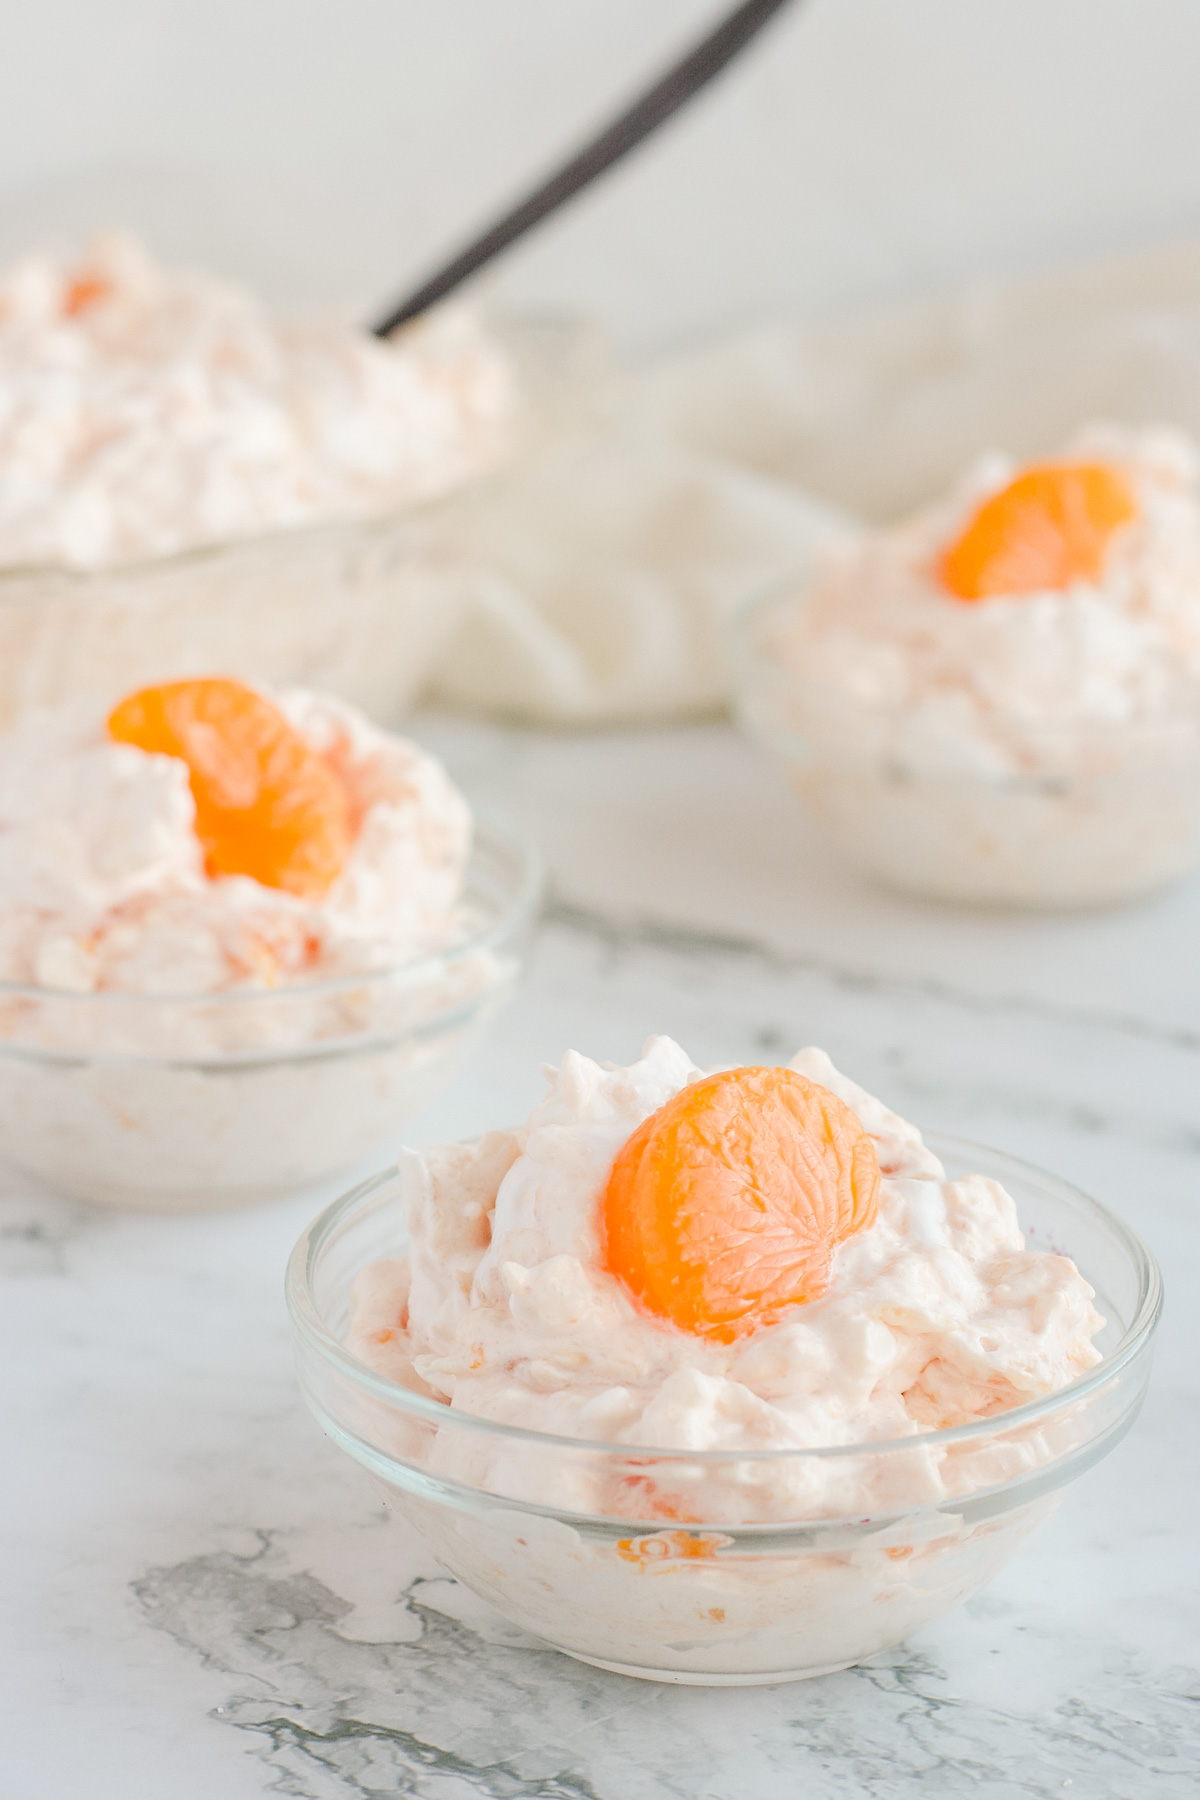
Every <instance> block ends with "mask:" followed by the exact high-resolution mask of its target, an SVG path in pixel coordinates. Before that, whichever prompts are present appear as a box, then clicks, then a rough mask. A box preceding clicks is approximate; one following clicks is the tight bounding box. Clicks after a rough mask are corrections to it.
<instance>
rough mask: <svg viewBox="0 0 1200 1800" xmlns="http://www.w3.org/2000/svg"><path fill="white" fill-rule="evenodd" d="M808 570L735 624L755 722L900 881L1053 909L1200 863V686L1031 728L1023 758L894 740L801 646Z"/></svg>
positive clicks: (743, 698) (1097, 901)
mask: <svg viewBox="0 0 1200 1800" xmlns="http://www.w3.org/2000/svg"><path fill="white" fill-rule="evenodd" d="M803 605H804V594H803V590H802V588H801V586H800V585H799V584H796V585H793V586H792V587H790V588H787V589H782V590H776V591H774V592H772V593H770V594H767V595H766V596H764V597H763V598H762V599H760V600H758V601H756V602H754V603H753V604H752V605H751V606H749V607H747V608H746V609H745V610H744V611H743V612H742V613H741V614H740V615H739V616H738V618H737V619H736V621H735V623H734V626H733V640H732V659H733V669H734V691H735V707H736V711H737V716H738V719H739V722H740V723H741V725H742V726H743V728H744V729H745V730H746V731H747V732H748V733H749V734H750V736H752V737H754V738H757V739H758V740H759V741H760V742H761V743H763V744H765V745H766V747H767V748H768V749H769V750H771V751H772V752H773V753H774V754H775V755H776V756H777V757H778V759H779V760H780V762H781V763H782V764H783V767H784V769H785V770H786V772H787V774H788V776H789V777H790V779H791V781H792V783H793V785H794V786H795V787H796V789H797V790H798V791H799V793H800V794H801V796H802V798H803V799H804V800H805V802H806V803H807V805H808V808H809V810H810V811H811V812H812V814H813V815H814V817H815V818H816V819H818V820H819V821H820V823H821V825H822V826H823V827H824V828H825V830H826V831H827V832H828V834H829V836H830V837H831V838H832V839H833V840H834V842H835V843H836V844H837V845H838V847H839V849H840V850H841V851H842V852H843V853H844V854H845V855H846V857H847V858H848V859H849V860H850V861H851V862H853V863H855V864H856V865H857V866H858V867H859V868H861V869H863V870H864V871H865V872H866V873H867V874H868V875H870V876H873V877H874V878H875V879H877V880H879V881H881V882H883V883H884V884H885V885H887V886H889V887H894V888H899V889H901V890H902V891H904V892H906V893H912V894H919V895H921V896H923V897H926V898H931V899H936V900H949V901H953V902H959V903H966V904H970V905H1001V906H1015V907H1039V908H1047V909H1055V908H1072V907H1088V906H1105V905H1111V904H1114V903H1117V902H1119V901H1122V900H1131V899H1136V898H1138V897H1140V896H1142V895H1144V894H1148V893H1152V892H1153V891H1154V890H1155V889H1157V888H1160V887H1163V886H1165V885H1166V884H1167V883H1169V882H1171V881H1175V880H1177V879H1178V878H1179V877H1181V876H1182V875H1185V874H1186V873H1187V872H1188V871H1189V870H1190V869H1192V868H1194V867H1195V865H1196V864H1197V862H1200V695H1197V694H1196V693H1195V692H1194V691H1184V692H1181V693H1180V695H1179V697H1178V701H1177V703H1176V705H1175V706H1174V707H1173V708H1172V709H1171V710H1170V711H1169V712H1168V713H1166V714H1165V715H1164V716H1162V717H1161V718H1157V719H1155V720H1153V721H1145V722H1142V723H1130V722H1121V721H1118V722H1114V723H1113V724H1111V725H1109V726H1098V725H1091V726H1088V727H1087V728H1084V727H1080V726H1077V725H1064V726H1063V728H1062V729H1061V730H1060V731H1057V732H1056V731H1052V730H1050V729H1048V728H1045V727H1043V728H1041V729H1039V730H1037V731H1034V730H1026V731H1023V732H1022V744H1023V748H1024V753H1025V761H1026V764H1027V766H1026V767H1025V768H1023V769H1022V771H1021V772H1019V773H1015V772H1012V771H1011V770H1003V769H997V770H987V769H983V768H976V769H971V768H963V769H961V770H954V771H953V772H949V771H947V772H943V771H941V770H939V769H933V768H930V767H929V766H928V765H927V764H921V763H917V762H913V761H909V760H907V759H906V758H905V757H903V756H901V755H897V754H892V753H888V754H883V753H881V752H879V751H877V750H875V749H874V748H873V744H872V740H873V739H874V740H875V741H878V738H879V736H880V735H881V733H880V731H879V726H880V725H881V724H883V723H885V722H887V714H886V712H885V711H884V709H883V708H882V706H877V705H874V704H873V705H872V706H870V707H867V706H865V705H864V707H863V708H862V709H855V708H852V707H851V706H850V705H849V704H848V703H847V700H846V697H845V695H844V694H842V693H838V692H829V691H827V690H825V689H823V688H822V686H821V684H820V683H818V682H814V681H806V680H805V678H804V673H803V670H802V669H801V668H800V667H798V666H797V663H796V661H795V660H794V653H793V657H789V654H788V641H789V637H790V635H791V633H792V632H793V631H794V629H795V626H796V623H797V621H798V619H799V617H800V614H801V610H802V608H803Z"/></svg>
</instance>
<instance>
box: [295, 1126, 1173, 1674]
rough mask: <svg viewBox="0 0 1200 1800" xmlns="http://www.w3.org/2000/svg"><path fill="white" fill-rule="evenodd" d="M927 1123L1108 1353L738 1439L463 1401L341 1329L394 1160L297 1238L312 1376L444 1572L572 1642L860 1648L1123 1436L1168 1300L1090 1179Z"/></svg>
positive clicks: (561, 1641)
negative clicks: (348, 1345)
mask: <svg viewBox="0 0 1200 1800" xmlns="http://www.w3.org/2000/svg"><path fill="white" fill-rule="evenodd" d="M929 1142H930V1144H931V1146H932V1148H933V1149H934V1150H935V1151H936V1153H937V1154H938V1155H939V1156H941V1157H942V1159H943V1161H944V1162H945V1164H946V1168H947V1172H948V1175H949V1176H950V1178H952V1179H953V1178H955V1177H956V1176H960V1175H964V1174H967V1173H975V1172H977V1173H982V1174H984V1175H990V1176H993V1177H995V1178H996V1179H997V1180H1000V1181H1002V1182H1003V1183H1004V1185H1005V1186H1006V1187H1007V1188H1008V1190H1009V1192H1010V1193H1011V1194H1012V1195H1013V1197H1014V1199H1015V1200H1016V1202H1017V1206H1018V1209H1019V1212H1020V1215H1021V1221H1022V1226H1023V1229H1024V1230H1025V1232H1026V1236H1027V1239H1028V1241H1029V1243H1030V1244H1031V1246H1033V1247H1035V1248H1038V1249H1048V1250H1055V1251H1058V1252H1060V1253H1066V1254H1069V1255H1071V1256H1072V1257H1074V1259H1075V1261H1076V1263H1077V1264H1078V1265H1079V1267H1080V1268H1081V1269H1082V1271H1083V1273H1084V1274H1085V1275H1086V1277H1087V1279H1088V1280H1089V1281H1090V1282H1091V1283H1092V1285H1093V1286H1094V1288H1095V1289H1096V1294H1097V1305H1098V1307H1099V1309H1100V1311H1101V1312H1102V1314H1103V1315H1104V1317H1105V1319H1106V1321H1107V1323H1106V1325H1105V1329H1104V1331H1103V1333H1102V1334H1101V1336H1100V1338H1099V1339H1098V1340H1097V1342H1098V1346H1099V1348H1100V1349H1101V1351H1102V1352H1103V1361H1102V1362H1101V1363H1100V1364H1099V1365H1098V1366H1097V1367H1096V1368H1095V1369H1093V1370H1092V1371H1090V1372H1089V1373H1088V1374H1087V1375H1085V1376H1083V1377H1081V1378H1080V1379H1079V1380H1077V1381H1074V1382H1072V1383H1071V1385H1070V1386H1069V1387H1067V1388H1064V1389H1063V1390H1062V1391H1061V1392H1060V1393H1057V1394H1054V1395H1051V1396H1049V1397H1048V1398H1045V1399H1041V1400H1036V1401H1032V1402H1030V1403H1029V1404H1027V1405H1024V1406H1020V1407H1016V1408H1014V1409H1013V1410H1011V1411H1009V1412H1006V1413H1001V1414H997V1415H995V1416H993V1417H991V1418H987V1419H982V1420H979V1421H977V1422H976V1423H974V1424H970V1425H962V1426H957V1427H954V1428H952V1429H948V1430H942V1431H930V1432H924V1433H922V1434H920V1435H918V1436H915V1437H908V1438H900V1439H895V1440H891V1441H887V1442H878V1443H865V1444H859V1445H851V1446H839V1447H837V1448H833V1449H823V1450H785V1451H780V1450H766V1451H758V1452H747V1451H737V1452H733V1453H730V1452H726V1451H705V1452H697V1451H691V1450H681V1449H678V1448H674V1449H673V1448H670V1447H667V1448H664V1449H662V1450H653V1449H646V1448H645V1447H643V1446H638V1447H636V1448H635V1447H632V1446H622V1445H620V1444H611V1443H595V1442H584V1441H580V1440H576V1439H574V1438H564V1437H555V1436H551V1435H549V1434H546V1433H540V1432H535V1431H526V1430H521V1429H518V1428H516V1427H513V1426H506V1425H501V1424H495V1423H493V1422H491V1421H489V1420H485V1419H481V1418H477V1417H474V1416H472V1415H470V1414H467V1413H460V1412H455V1411H454V1410H453V1409H452V1408H450V1407H447V1406H445V1405H443V1404H441V1403H439V1402H438V1401H436V1400H433V1399H427V1398H424V1397H422V1396H421V1395H419V1394H416V1393H414V1392H411V1391H410V1390H408V1389H407V1388H403V1387H400V1386H398V1385H396V1384H395V1383H394V1382H391V1381H389V1380H387V1379H385V1378H384V1377H383V1376H381V1375H378V1374H376V1373H375V1372H374V1371H373V1370H371V1369H369V1368H368V1367H367V1366H366V1365H365V1364H363V1363H361V1362H359V1361H358V1360H357V1358H355V1357H354V1356H352V1355H351V1354H350V1353H349V1352H348V1351H347V1350H346V1349H345V1348H344V1347H343V1343H344V1339H345V1336H346V1333H347V1330H348V1327H349V1322H350V1289H351V1284H352V1282H353V1279H354V1277H355V1275H356V1274H357V1273H358V1271H359V1269H361V1268H362V1267H363V1265H364V1264H366V1263H368V1262H371V1261H374V1260H375V1259H377V1258H382V1257H389V1256H394V1255H395V1254H396V1253H397V1251H399V1250H401V1249H403V1247H404V1245H405V1242H406V1236H407V1234H406V1230H405V1223H404V1216H403V1210H402V1205H401V1200H400V1184H399V1178H398V1177H397V1176H396V1175H394V1174H392V1173H386V1174H383V1175H378V1176H376V1177H375V1178H374V1179H373V1180H370V1181H367V1182H365V1183H364V1184H363V1185H362V1186H361V1187H358V1188H356V1189H355V1190H354V1191H353V1192H352V1193H350V1194H347V1195H346V1196H345V1197H344V1198H343V1199H341V1200H339V1201H337V1202H336V1203H335V1204H334V1205H332V1206H330V1207H329V1208H327V1210H326V1211H324V1212H323V1213H322V1214H321V1215H320V1217H319V1218H318V1219H316V1220H315V1221H314V1223H313V1224H312V1226H311V1227H310V1228H309V1230H308V1231H306V1232H305V1234H304V1236H303V1237H302V1238H301V1239H300V1241H299V1243H298V1244H297V1245H296V1248H295V1250H294V1251H293V1253H292V1257H291V1260H290V1262H289V1265H288V1271H287V1282H286V1287H287V1300H288V1306H289V1309H290V1312H291V1318H292V1327H293V1337H294V1343H295V1351H296V1362H297V1370H298V1374H299V1379H300V1385H301V1389H302V1391H303V1393H304V1397H305V1399H306V1400H307V1402H308V1404H309V1406H310V1407H311V1408H312V1411H313V1413H314V1414H315V1415H316V1418H317V1420H318V1422H319V1423H320V1424H321V1426H322V1427H323V1429H324V1430H325V1431H326V1432H327V1433H328V1434H329V1436H330V1437H331V1438H332V1439H333V1441H334V1442H335V1443H336V1444H338V1445H339V1446H340V1447H341V1448H342V1449H343V1450H344V1451H346V1452H347V1454H348V1455H349V1456H351V1457H353V1458H354V1460H355V1461H356V1462H358V1463H361V1464H362V1465H363V1467H364V1468H366V1469H367V1470H368V1471H369V1473H370V1474H371V1476H372V1477H373V1479H374V1481H375V1483H376V1484H377V1486H378V1487H379V1489H380V1490H381V1492H382V1493H383V1495H384V1497H385V1499H386V1500H387V1502H388V1504H389V1505H390V1506H392V1507H394V1508H395V1510H396V1511H397V1512H399V1513H400V1514H401V1515H402V1516H403V1517H404V1518H405V1519H407V1520H408V1521H409V1523H410V1524H411V1525H413V1526H414V1527H415V1529H416V1530H417V1531H418V1533H419V1534H420V1535H421V1537H422V1538H423V1539H424V1541H425V1543H426V1544H427V1546H428V1547H429V1549H430V1550H431V1551H432V1552H433V1554H434V1555H435V1556H436V1557H437V1558H438V1560H439V1561H440V1562H441V1563H442V1564H443V1565H444V1566H445V1567H446V1568H447V1569H448V1570H449V1571H450V1573H451V1574H452V1575H454V1576H456V1577H457V1578H458V1579H459V1580H461V1581H462V1582H464V1583H465V1584H466V1586H467V1587H469V1588H472V1589H473V1590H474V1591H475V1592H476V1593H477V1594H480V1595H482V1596H483V1598H484V1599H485V1600H488V1601H490V1602H491V1603H492V1604H493V1605H494V1606H495V1607H497V1608H498V1609H499V1611H500V1612H502V1613H503V1614H504V1615H505V1616H506V1617H507V1618H508V1619H510V1620H512V1621H513V1622H514V1623H516V1624H517V1625H519V1626H521V1627H523V1628H524V1629H525V1630H526V1631H529V1632H532V1633H533V1634H534V1635H535V1636H537V1637H538V1638H540V1639H542V1640H544V1641H545V1642H546V1643H548V1644H551V1645H553V1646H554V1647H555V1648H557V1649H559V1650H563V1651H565V1652H566V1653H567V1654H568V1655H569V1656H574V1657H578V1658H579V1659H580V1660H582V1661H584V1662H590V1663H595V1664H597V1665H598V1666H599V1667H601V1668H606V1669H613V1670H616V1671H618V1672H619V1673H622V1674H626V1675H637V1676H643V1677H646V1678H648V1679H650V1680H656V1681H674V1682H694V1683H702V1684H703V1683H707V1684H713V1685H722V1686H724V1685H743V1684H752V1683H758V1682H771V1681H791V1680H799V1679H802V1678H804V1677H806V1676H810V1675H820V1674H825V1673H828V1672H829V1671H831V1670H834V1669H840V1668H846V1667H848V1666H849V1665H850V1664H852V1663H856V1662H861V1661H863V1660H864V1659H865V1658H869V1657H871V1656H873V1655H874V1654H876V1653H877V1652H879V1651H881V1650H885V1649H887V1648H888V1647H889V1646H891V1645H894V1644H896V1643H899V1642H901V1641H902V1640H903V1639H904V1638H905V1637H907V1636H908V1635H909V1634H910V1633H911V1632H913V1631H916V1630H919V1629H920V1628H921V1627H922V1626H924V1625H926V1624H928V1623H929V1621H930V1620H931V1619H935V1618H937V1617H938V1615H939V1614H940V1613H943V1612H945V1611H946V1610H947V1609H948V1608H950V1607H952V1606H956V1605H957V1604H958V1603H959V1602H960V1601H962V1600H965V1599H966V1598H967V1597H968V1596H969V1595H971V1594H973V1593H974V1592H975V1591H976V1590H977V1589H978V1588H980V1587H982V1586H983V1585H984V1583H985V1582H987V1581H989V1580H990V1579H991V1577H992V1576H993V1575H994V1574H995V1573H996V1571H997V1570H998V1569H999V1568H1001V1567H1002V1566H1003V1564H1004V1563H1006V1562H1007V1561H1008V1559H1009V1557H1010V1556H1011V1555H1012V1554H1013V1552H1014V1550H1015V1549H1016V1548H1017V1547H1018V1545H1019V1544H1020V1543H1021V1542H1022V1541H1023V1540H1024V1539H1025V1538H1026V1537H1027V1536H1028V1535H1029V1534H1030V1532H1032V1531H1033V1530H1034V1529H1035V1528H1036V1526H1037V1525H1039V1524H1040V1523H1041V1521H1042V1520H1043V1519H1044V1518H1045V1517H1046V1516H1047V1514H1048V1513H1049V1512H1050V1511H1051V1510H1052V1509H1053V1508H1054V1507H1055V1506H1056V1505H1057V1503H1058V1501H1059V1498H1060V1497H1061V1494H1062V1490H1063V1489H1064V1488H1065V1487H1066V1485H1067V1484H1068V1483H1069V1482H1071V1481H1073V1480H1074V1479H1075V1478H1076V1476H1078V1475H1080V1474H1082V1473H1083V1472H1084V1470H1085V1469H1088V1468H1090V1467H1091V1466H1092V1464H1093V1463H1095V1462H1097V1461H1099V1459H1100V1458H1101V1457H1102V1456H1104V1455H1106V1454H1107V1452H1108V1451H1109V1450H1111V1449H1112V1447H1113V1445H1114V1444H1116V1443H1117V1442H1119V1440H1120V1439H1121V1437H1123V1435H1124V1434H1125V1432H1126V1431H1127V1430H1128V1429H1129V1427H1130V1425H1131V1424H1132V1422H1133V1420H1134V1418H1135V1417H1136V1415H1137V1412H1138V1409H1139V1407H1140V1405H1141V1402H1142V1397H1143V1394H1144V1392H1145V1388H1146V1383H1147V1379H1148V1376H1149V1372H1150V1356H1151V1341H1152V1338H1153V1334H1154V1329H1155V1326H1156V1324H1157V1321H1158V1314H1159V1308H1160V1304H1161V1285H1160V1280H1159V1274H1158V1270H1157V1268H1156V1266H1155V1264H1154V1261H1153V1259H1152V1257H1151V1256H1150V1254H1149V1252H1148V1251H1147V1250H1146V1249H1145V1247H1144V1246H1143V1245H1142V1244H1141V1243H1140V1241H1139V1240H1138V1238H1137V1237H1136V1236H1135V1235H1134V1233H1133V1232H1132V1231H1131V1230H1130V1229H1129V1227H1128V1226H1127V1225H1125V1224H1124V1223H1123V1222H1122V1221H1121V1220H1120V1219H1118V1218H1116V1217H1115V1216H1114V1215H1113V1214H1112V1213H1110V1212H1108V1211H1107V1210H1106V1209H1105V1208H1104V1207H1102V1206H1100V1205H1099V1204H1098V1203H1097V1202H1096V1201H1095V1200H1092V1199H1089V1198H1088V1196H1087V1195H1086V1194H1083V1193H1081V1192H1080V1191H1079V1190H1078V1189H1077V1188H1073V1187H1070V1186H1068V1184H1067V1183H1066V1182H1063V1181H1059V1180H1056V1179H1055V1178H1054V1177H1053V1176H1050V1175H1045V1174H1043V1173H1042V1172H1041V1171H1040V1170H1038V1169H1035V1168H1033V1167H1031V1166H1030V1165H1029V1164H1027V1163H1023V1162H1019V1161H1017V1160H1016V1159H1015V1158H1013V1157H1009V1156H1003V1155H1001V1154H999V1153H998V1152H996V1151H994V1150H986V1149H982V1148H980V1147H978V1146H976V1145H973V1144H966V1143H962V1142H960V1141H959V1140H957V1139H953V1138H943V1137H937V1136H931V1137H930V1139H929ZM652 1493H653V1494H654V1495H655V1496H656V1500H655V1503H654V1504H653V1505H650V1504H647V1496H648V1495H650V1494H652ZM681 1520H682V1521H685V1522H684V1523H680V1522H679V1521H681ZM381 1579H386V1575H385V1573H384V1572H382V1571H381Z"/></svg>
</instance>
